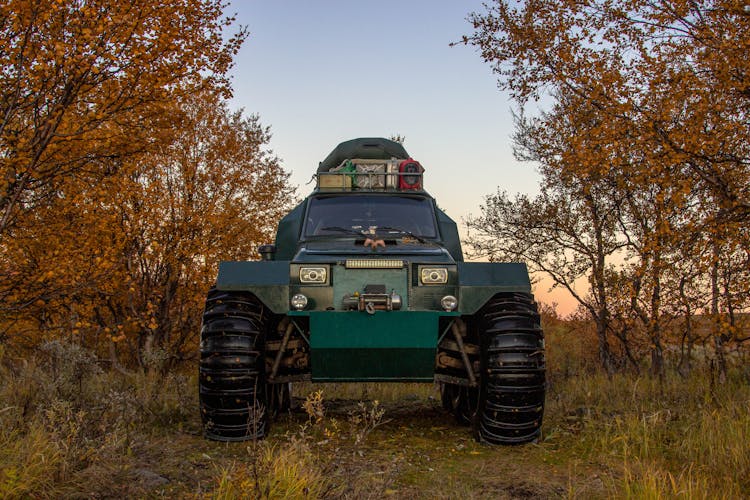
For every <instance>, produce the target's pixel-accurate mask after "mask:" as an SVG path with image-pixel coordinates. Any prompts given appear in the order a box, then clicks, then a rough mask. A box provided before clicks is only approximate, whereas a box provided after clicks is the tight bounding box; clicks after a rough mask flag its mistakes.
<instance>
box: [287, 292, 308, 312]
mask: <svg viewBox="0 0 750 500" xmlns="http://www.w3.org/2000/svg"><path fill="white" fill-rule="evenodd" d="M290 302H291V303H292V307H293V308H295V309H296V310H298V311H301V310H302V309H304V308H305V307H307V297H305V296H304V295H302V294H301V293H297V294H295V295H293V296H292V300H291V301H290Z"/></svg>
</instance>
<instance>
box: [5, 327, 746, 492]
mask: <svg viewBox="0 0 750 500" xmlns="http://www.w3.org/2000/svg"><path fill="white" fill-rule="evenodd" d="M561 340H563V339H560V338H555V334H554V333H553V335H551V336H550V342H549V343H548V346H549V350H550V354H551V367H552V368H551V369H552V373H551V374H550V377H549V380H550V388H549V392H548V398H547V407H546V415H545V424H544V428H543V431H544V434H543V438H542V440H541V441H540V442H539V443H536V444H530V445H526V446H519V447H487V446H482V445H479V444H477V443H476V442H474V441H473V439H472V438H471V435H470V432H469V430H468V429H467V428H465V427H461V426H459V425H457V424H456V423H455V422H454V421H453V419H452V418H451V417H450V416H449V415H447V414H446V413H445V412H444V411H443V410H442V409H441V408H440V402H439V396H438V393H437V391H436V388H435V387H434V386H432V385H430V384H329V385H320V386H318V385H312V384H304V385H301V386H295V393H296V395H297V396H298V399H297V410H296V411H293V412H290V413H289V414H286V415H282V416H281V417H280V418H279V419H278V421H277V423H276V424H275V425H274V426H273V428H272V430H271V434H270V436H269V437H268V439H266V440H265V441H262V442H250V443H215V442H211V441H206V440H204V439H203V438H202V437H201V432H200V422H199V418H198V411H197V406H198V405H197V395H196V392H197V391H196V390H195V387H196V382H195V378H194V377H191V376H182V375H179V374H173V375H169V376H168V377H167V378H166V379H165V378H162V377H159V376H156V375H144V374H137V375H132V376H124V375H122V374H115V373H110V372H105V371H102V370H101V369H99V368H98V365H97V363H96V360H95V358H93V356H91V355H90V354H88V353H86V352H85V351H82V350H80V349H78V348H77V347H75V346H69V345H65V344H59V343H57V344H53V345H50V346H48V347H46V348H45V350H43V351H41V354H40V356H39V357H38V358H37V359H27V360H14V361H13V362H11V360H7V359H5V360H3V359H0V497H2V498H27V497H33V498H59V497H92V498H97V497H153V496H168V497H180V498H206V497H209V498H238V497H246V498H257V497H263V498H322V497H335V498H381V497H383V496H389V495H393V496H395V497H422V498H455V497H461V498H485V497H493V498H519V497H573V498H592V497H593V498H597V497H598V498H606V497H636V498H673V497H684V498H721V497H728V498H733V497H743V496H748V495H749V494H750V480H749V479H748V478H750V381H749V380H748V378H747V376H746V373H745V372H743V370H742V369H741V367H740V368H738V369H737V370H734V371H732V372H731V373H730V376H729V378H728V380H727V382H726V383H725V384H721V385H714V384H713V383H712V380H714V378H712V377H709V376H707V373H706V372H700V371H698V372H696V373H695V374H694V376H692V377H691V378H689V379H682V378H680V377H678V376H676V375H675V376H667V377H666V378H665V379H664V380H656V379H651V378H648V377H641V378H637V377H634V376H632V375H620V376H616V377H613V378H607V377H605V376H603V375H601V374H599V373H596V372H595V371H593V370H592V369H591V364H590V359H588V358H586V357H584V358H583V359H577V358H576V357H575V356H573V355H570V356H568V358H567V359H564V357H563V356H562V353H566V352H568V353H570V352H572V351H573V350H574V349H578V347H570V346H567V347H565V346H563V345H560V344H556V343H555V342H560V341H561ZM565 340H567V339H565ZM558 345H560V350H559V351H556V350H555V349H556V347H558ZM566 349H567V351H566ZM553 353H554V354H553ZM300 396H301V397H302V398H303V399H299V397H300ZM303 409H304V410H303Z"/></svg>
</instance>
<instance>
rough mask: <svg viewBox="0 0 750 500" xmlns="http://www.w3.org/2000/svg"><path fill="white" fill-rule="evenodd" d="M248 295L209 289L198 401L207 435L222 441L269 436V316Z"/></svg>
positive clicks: (204, 316) (256, 301)
mask: <svg viewBox="0 0 750 500" xmlns="http://www.w3.org/2000/svg"><path fill="white" fill-rule="evenodd" d="M264 313H265V311H264V308H263V304H261V303H260V301H259V300H258V299H257V298H256V297H255V296H254V295H252V294H250V293H247V292H226V291H221V290H211V291H210V292H209V293H208V298H207V299H206V309H205V312H204V313H203V327H202V328H201V344H200V355H201V358H200V368H199V399H200V411H201V418H202V421H203V431H204V434H205V436H206V437H207V438H209V439H215V440H218V441H244V440H247V439H258V438H262V437H264V436H265V435H266V432H267V429H268V419H269V410H268V405H267V387H266V381H265V363H264V356H263V345H264V337H265V332H266V324H265V322H266V321H267V314H264Z"/></svg>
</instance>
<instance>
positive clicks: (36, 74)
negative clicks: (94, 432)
mask: <svg viewBox="0 0 750 500" xmlns="http://www.w3.org/2000/svg"><path fill="white" fill-rule="evenodd" d="M224 7H225V6H224V5H223V4H222V3H221V2H217V1H208V0H204V1H197V2H182V1H179V2H170V1H165V2H157V3H153V2H151V3H147V2H139V1H134V2H126V3H120V2H111V1H93V2H89V1H86V2H83V1H73V0H64V1H56V2H51V1H42V2H14V1H11V2H6V3H5V4H4V5H3V6H1V7H0V37H2V42H3V43H2V44H0V62H2V67H3V71H2V72H0V92H1V93H2V101H1V102H0V111H2V114H1V115H0V169H1V170H2V177H1V178H0V269H1V270H2V272H0V299H2V301H0V342H3V343H9V342H12V345H13V346H20V347H24V346H26V347H34V346H35V345H37V344H38V343H39V342H40V341H43V340H45V339H52V338H61V337H63V338H68V339H70V340H72V341H75V342H78V343H80V344H83V345H85V346H87V347H92V348H94V349H97V350H99V351H100V352H102V353H106V352H107V351H109V353H110V355H111V359H112V360H113V363H115V364H116V365H119V363H120V361H121V360H122V361H127V362H129V363H132V364H136V365H140V366H143V367H154V366H159V367H161V368H166V367H169V366H170V365H171V364H173V363H174V362H177V361H179V360H181V359H185V358H187V357H190V356H191V355H192V353H193V352H194V351H195V343H196V339H197V337H198V330H199V324H200V314H201V311H202V307H203V300H204V297H205V292H206V290H207V289H208V288H209V287H210V285H211V283H212V280H213V279H214V278H215V273H216V266H217V263H218V261H219V260H224V259H250V258H253V257H255V256H256V254H255V251H256V250H255V249H256V247H257V245H258V244H260V243H263V242H268V241H270V240H271V238H272V231H273V229H274V228H275V223H276V221H277V219H278V218H279V217H280V216H281V214H282V212H283V211H284V210H285V209H286V207H287V205H288V204H289V203H290V200H291V198H292V197H293V190H292V189H291V188H290V186H289V184H288V175H287V174H286V173H285V172H284V171H283V170H282V169H281V167H280V165H279V161H278V159H277V158H276V157H275V156H273V154H272V153H270V152H269V151H268V149H267V145H268V141H269V138H270V134H269V131H268V129H267V128H265V127H263V126H261V124H260V122H259V119H258V118H257V117H255V116H250V117H247V116H245V115H243V113H242V112H239V111H237V112H232V111H230V110H229V108H228V107H227V104H226V101H225V98H226V97H227V96H229V94H230V91H231V89H230V86H229V80H228V77H227V71H228V69H229V68H230V67H231V64H232V56H233V55H234V53H235V52H236V50H237V49H238V47H239V46H240V44H241V43H242V41H243V40H244V38H245V32H244V30H242V29H239V30H238V32H237V34H236V35H234V36H232V35H227V34H226V33H225V30H226V28H227V27H229V26H230V25H231V23H232V19H231V18H224V17H223V13H222V10H223V8H224Z"/></svg>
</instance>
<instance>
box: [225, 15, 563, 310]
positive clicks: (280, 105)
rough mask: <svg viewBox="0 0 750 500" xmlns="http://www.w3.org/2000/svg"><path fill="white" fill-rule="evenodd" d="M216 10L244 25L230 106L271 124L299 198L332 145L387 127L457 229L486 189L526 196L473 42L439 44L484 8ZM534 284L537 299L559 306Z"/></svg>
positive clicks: (507, 120) (498, 103)
mask: <svg viewBox="0 0 750 500" xmlns="http://www.w3.org/2000/svg"><path fill="white" fill-rule="evenodd" d="M227 11H228V12H236V13H237V23H238V24H240V25H245V26H247V27H248V29H249V31H250V37H249V38H248V39H247V41H246V42H245V44H244V46H243V48H242V50H241V51H240V53H239V54H238V55H237V57H236V66H235V68H234V70H233V72H232V74H233V75H234V80H233V86H234V91H235V94H234V95H235V97H234V99H233V101H232V104H233V105H234V106H236V107H242V108H244V109H245V111H246V112H247V113H257V114H259V115H260V118H261V121H262V123H263V124H264V125H269V126H271V131H272V134H273V138H272V140H271V148H272V149H273V151H274V152H275V153H276V154H277V155H278V156H279V157H280V158H281V160H282V163H283V165H284V168H285V169H286V170H287V171H289V172H291V174H292V175H291V181H292V183H293V184H295V185H297V186H299V190H298V193H299V196H300V197H303V196H306V195H307V194H309V192H310V191H311V189H312V186H311V185H306V183H307V181H308V180H309V179H310V177H311V176H312V174H313V173H314V172H315V169H316V168H317V166H318V162H319V161H321V160H322V159H323V158H325V157H326V155H328V153H329V152H330V151H331V150H332V149H333V148H334V147H335V146H336V145H337V144H338V143H339V142H342V141H345V140H349V139H353V138H356V137H388V136H391V135H395V134H400V135H403V136H405V137H406V142H405V147H406V149H407V151H408V152H409V153H410V154H411V155H412V157H414V158H415V159H417V160H419V161H420V162H421V163H422V165H423V166H424V167H425V188H426V189H427V190H428V191H429V192H430V193H431V194H432V195H433V196H434V197H435V198H436V199H437V202H438V204H439V205H440V206H441V208H443V209H444V210H446V211H447V212H448V214H449V215H450V216H451V217H452V218H453V219H454V220H455V221H456V222H457V223H458V225H459V230H460V231H461V233H462V234H465V232H466V228H465V225H464V224H463V222H462V219H463V218H464V217H466V216H467V215H469V214H479V213H480V210H479V207H480V204H481V203H482V201H483V198H484V196H485V195H487V194H490V193H493V192H495V190H496V189H497V188H498V187H500V188H501V189H505V190H507V191H508V192H510V193H516V192H524V193H535V192H536V191H537V183H538V179H539V177H538V175H537V173H536V171H535V169H534V167H533V166H532V165H530V164H525V163H519V162H517V161H516V160H515V159H514V158H513V154H512V145H511V135H512V133H513V120H512V115H511V109H512V108H513V104H512V103H511V101H510V99H509V98H508V96H507V94H505V93H503V92H501V91H500V90H499V89H498V87H497V81H496V78H495V76H494V75H493V74H492V71H491V69H490V67H489V65H487V64H485V63H484V62H482V60H481V58H480V56H479V54H478V53H477V52H476V50H475V49H473V48H471V47H466V46H463V45H460V46H456V47H450V43H451V42H455V41H458V40H460V39H461V36H462V35H464V34H470V33H471V30H472V27H471V25H470V24H469V23H468V22H467V21H466V17H467V16H468V14H469V13H470V12H472V11H478V12H482V11H484V9H483V7H482V1H481V0H466V1H448V0H433V1H428V0H401V1H395V0H380V1H377V2H372V1H370V2H366V1H355V0H350V1H345V0H307V1H303V0H244V1H239V0H235V1H234V2H232V5H231V6H230V7H229V8H228V9H227ZM539 288H540V289H541V290H538V293H540V292H541V293H540V296H541V297H542V299H543V300H555V301H558V302H561V303H565V302H568V301H569V299H568V298H567V297H566V294H564V292H561V291H557V292H556V293H554V294H553V295H552V296H550V295H547V294H546V286H541V287H539ZM561 309H562V310H563V311H564V312H567V311H568V310H570V307H562V308H561Z"/></svg>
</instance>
